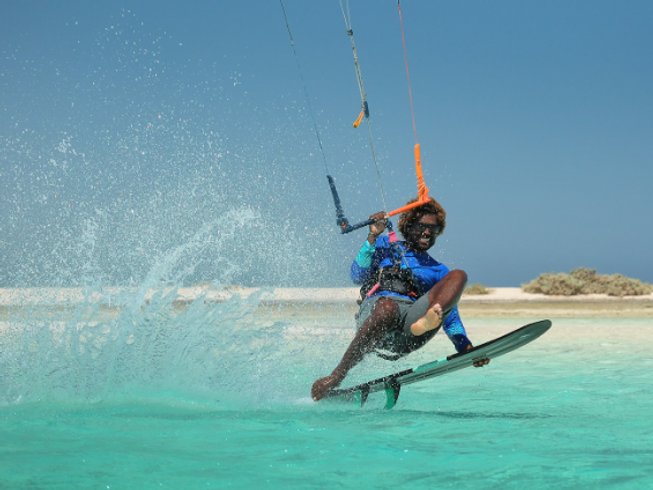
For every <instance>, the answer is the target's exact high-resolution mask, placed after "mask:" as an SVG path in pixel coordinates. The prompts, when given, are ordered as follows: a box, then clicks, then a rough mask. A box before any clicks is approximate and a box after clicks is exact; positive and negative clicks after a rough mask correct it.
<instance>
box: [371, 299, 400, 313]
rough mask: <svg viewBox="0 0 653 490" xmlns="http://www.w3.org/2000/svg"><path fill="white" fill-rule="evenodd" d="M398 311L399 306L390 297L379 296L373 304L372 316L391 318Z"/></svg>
mask: <svg viewBox="0 0 653 490" xmlns="http://www.w3.org/2000/svg"><path fill="white" fill-rule="evenodd" d="M398 313H399V306H397V303H396V302H394V301H393V300H391V299H390V298H379V299H378V300H377V301H376V304H375V305H374V316H376V317H382V318H392V317H394V316H396V315H397V314H398Z"/></svg>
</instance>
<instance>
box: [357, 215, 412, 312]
mask: <svg viewBox="0 0 653 490" xmlns="http://www.w3.org/2000/svg"><path fill="white" fill-rule="evenodd" d="M388 228H389V229H390V233H389V236H390V240H389V242H390V250H391V253H392V265H391V266H390V267H383V268H380V269H379V271H378V273H377V274H376V276H374V277H371V278H370V279H368V280H367V281H366V282H365V283H364V284H363V286H362V287H361V289H360V295H361V299H360V301H361V302H362V301H363V300H364V299H365V298H368V297H370V296H372V295H373V294H374V293H376V292H377V291H391V292H393V293H397V294H401V295H403V296H408V297H410V298H413V299H417V298H418V297H419V295H420V288H419V283H418V280H417V279H416V277H415V275H414V274H413V271H412V270H410V268H408V267H402V262H403V258H404V251H403V250H402V249H401V247H400V245H399V242H397V238H396V234H395V233H394V231H392V224H391V223H390V221H388Z"/></svg>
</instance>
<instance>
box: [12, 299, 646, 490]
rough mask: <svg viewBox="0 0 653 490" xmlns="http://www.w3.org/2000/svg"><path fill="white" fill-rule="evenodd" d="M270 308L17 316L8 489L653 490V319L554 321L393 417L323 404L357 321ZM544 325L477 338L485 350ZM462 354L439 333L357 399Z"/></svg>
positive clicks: (420, 390) (153, 308)
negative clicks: (314, 392) (408, 371)
mask: <svg viewBox="0 0 653 490" xmlns="http://www.w3.org/2000/svg"><path fill="white" fill-rule="evenodd" d="M257 301H258V299H257V298H253V299H250V300H247V301H241V300H238V301H227V302H225V303H222V304H207V303H205V302H202V301H196V302H194V303H193V304H191V305H190V306H189V307H185V308H183V309H179V308H178V307H175V306H174V305H172V303H170V302H168V301H166V300H165V298H163V297H161V298H159V299H158V300H157V298H154V300H153V301H151V302H149V303H148V305H147V306H144V305H141V306H140V307H139V308H133V309H131V310H130V309H129V308H124V309H122V310H120V311H119V312H115V311H114V312H107V311H105V310H102V309H100V308H98V307H97V306H91V305H88V304H87V305H81V306H76V307H75V308H72V309H70V308H69V309H67V310H65V311H64V312H63V313H62V310H61V309H60V308H54V307H52V306H50V307H49V308H45V309H41V310H40V311H39V312H35V311H32V314H30V315H27V316H26V311H25V310H21V311H18V310H13V311H12V310H7V311H5V317H4V318H3V320H4V322H3V333H2V339H3V340H2V344H3V345H2V347H3V350H2V354H1V356H2V357H0V360H1V361H2V368H3V370H2V371H3V378H2V384H3V386H4V389H3V396H4V399H3V406H2V407H1V408H0V440H2V443H1V445H0V447H1V449H0V452H1V453H2V454H1V455H0V456H1V457H0V488H250V487H254V486H265V487H266V488H287V487H295V488H324V487H336V488H366V487H377V488H392V487H396V486H398V485H405V486H407V487H410V488H524V487H525V486H528V487H529V488H633V489H635V488H637V489H639V488H646V487H649V486H651V485H653V445H652V444H651V441H652V440H653V424H651V423H650V414H651V413H653V397H651V395H650V391H651V388H652V385H653V383H652V381H651V376H650V373H651V370H652V368H653V347H652V346H651V340H652V339H653V326H652V325H651V322H650V319H649V318H617V319H615V318H553V319H552V320H553V327H552V329H551V330H550V331H549V332H547V333H546V334H545V335H544V336H543V337H542V338H540V339H538V340H536V341H535V342H534V343H532V344H529V345H528V346H525V347H524V348H522V349H519V350H518V351H515V352H513V353H511V354H508V355H506V356H504V357H501V358H499V359H496V360H495V361H494V362H492V363H491V364H490V365H489V366H488V367H486V368H481V369H472V368H470V369H466V370H463V371H459V372H455V373H451V374H448V375H446V376H443V377H439V378H435V379H432V380H427V381H424V382H421V383H417V384H414V385H410V386H407V387H405V388H404V390H402V394H401V397H400V399H399V403H398V405H397V406H396V407H395V408H394V409H393V410H390V411H387V410H383V409H382V408H381V407H382V406H383V396H382V395H380V394H379V395H373V396H371V397H370V400H369V402H368V404H367V405H366V407H364V408H363V409H360V408H358V407H356V406H352V405H348V404H341V403H313V402H312V401H311V400H310V399H309V396H308V392H309V389H310V384H311V382H312V381H313V380H314V379H315V378H316V377H318V376H320V375H323V374H325V373H327V372H328V371H329V370H330V369H331V368H332V367H333V365H334V363H335V362H336V361H337V360H338V358H339V356H340V354H341V353H342V350H343V349H344V347H345V346H346V345H347V342H348V340H349V338H350V336H351V333H352V328H353V326H352V325H353V321H352V319H351V315H350V313H351V308H349V307H344V306H336V307H328V308H324V309H320V308H315V307H306V308H301V307H299V308H290V309H284V308H274V307H269V306H268V307H263V306H261V305H260V304H258V303H257ZM81 311H86V313H87V315H86V316H85V317H83V315H81V313H80V312H81ZM544 313H545V312H543V317H545V316H546V315H544ZM462 314H463V316H464V311H463V312H462ZM535 319H537V318H523V317H520V318H482V317H481V318H466V323H467V326H468V330H469V332H470V336H471V337H472V339H473V340H475V341H476V342H477V343H479V342H482V341H485V340H489V339H490V338H493V337H496V336H498V335H501V334H502V333H505V332H507V331H509V330H512V329H514V328H517V327H519V326H521V325H522V324H525V323H528V322H529V321H532V320H535ZM81 324H85V326H83V327H82V326H81ZM80 338H83V339H84V340H83V341H81V342H80ZM73 339H75V340H76V342H73ZM144 344H149V345H148V346H146V345H144ZM91 346H93V348H91ZM450 351H451V346H450V344H449V342H448V340H447V339H446V338H445V337H444V336H443V335H438V336H436V338H435V339H434V341H432V342H431V343H430V344H429V345H428V346H427V347H426V348H424V349H423V350H422V351H419V352H417V353H415V354H413V355H411V356H409V357H408V358H407V359H405V360H402V361H400V362H398V363H388V362H386V361H381V360H378V359H368V360H366V361H365V362H364V363H363V364H361V365H360V366H358V367H357V368H355V370H353V371H352V373H351V382H352V383H353V382H357V381H362V380H364V379H368V378H369V377H370V376H378V375H382V374H388V373H389V372H393V371H395V370H398V369H403V368H406V367H410V366H413V365H416V364H419V363H422V362H427V361H430V360H433V359H437V358H441V357H443V356H445V355H447V354H449V353H450Z"/></svg>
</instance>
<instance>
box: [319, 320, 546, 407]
mask: <svg viewBox="0 0 653 490" xmlns="http://www.w3.org/2000/svg"><path fill="white" fill-rule="evenodd" d="M549 328H551V321H550V320H540V321H539V322H535V323H530V324H528V325H525V326H523V327H521V328H518V329H517V330H514V331H512V332H509V333H507V334H505V335H502V336H501V337H498V338H496V339H494V340H490V341H489V342H486V343H484V344H481V345H478V346H476V347H474V348H473V349H471V350H469V351H467V352H461V353H458V354H453V355H450V356H448V357H447V358H445V359H441V360H438V361H432V362H428V363H426V364H422V365H421V366H417V367H416V368H413V369H406V370H405V371H401V372H398V373H394V374H390V375H388V376H384V377H382V378H378V379H374V380H372V381H368V382H367V383H362V384H359V385H356V386H352V387H350V388H337V389H333V390H331V391H329V392H328V393H327V394H326V395H325V397H324V398H325V399H326V398H329V399H336V400H346V401H355V402H356V403H358V404H360V406H361V407H362V406H363V405H364V404H365V402H366V401H367V397H368V396H369V394H370V393H374V392H376V391H381V390H385V395H386V404H385V408H386V409H390V408H392V407H394V406H395V405H396V404H397V400H398V399H399V392H400V391H401V387H402V386H403V385H407V384H411V383H416V382H417V381H422V380H425V379H429V378H434V377H436V376H441V375H443V374H446V373H450V372H452V371H457V370H459V369H463V368H466V367H469V366H473V365H474V363H475V362H476V361H479V360H482V359H485V358H489V359H494V358H496V357H499V356H502V355H503V354H507V353H508V352H512V351H513V350H515V349H518V348H520V347H523V346H524V345H526V344H528V343H530V342H532V341H533V340H535V339H536V338H538V337H539V336H540V335H542V334H543V333H545V332H546V331H547V330H548V329H549Z"/></svg>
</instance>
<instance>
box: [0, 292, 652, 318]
mask: <svg viewBox="0 0 653 490" xmlns="http://www.w3.org/2000/svg"><path fill="white" fill-rule="evenodd" d="M488 290H489V293H488V294H481V295H463V297H462V299H461V301H460V303H459V305H460V310H461V313H463V314H464V315H466V316H529V315H532V314H537V315H539V316H542V315H549V316H624V315H626V316H630V317H632V316H644V317H649V316H651V317H653V294H648V295H642V296H624V297H614V296H607V295H604V294H590V295H577V296H547V295H543V294H533V293H526V292H524V291H522V290H521V288H518V287H501V288H488ZM157 295H172V297H171V298H170V302H171V303H174V304H175V306H179V307H183V306H185V305H187V304H190V303H192V302H193V301H195V300H197V299H201V300H202V301H204V302H207V303H213V302H215V303H220V302H224V301H227V300H229V299H230V298H233V297H240V298H249V297H251V296H253V295H254V296H256V295H260V298H259V300H260V304H261V306H262V307H271V306H273V307H293V308H303V309H313V308H315V307H323V308H327V309H328V308H329V307H337V308H343V307H345V308H350V309H352V310H353V309H355V308H356V299H357V298H358V289H357V288H241V287H231V288H225V289H214V288H212V287H211V286H195V287H188V288H179V289H174V288H161V289H156V290H155V289H150V290H146V291H143V290H139V289H138V288H121V287H109V288H102V289H101V290H99V291H91V292H87V291H85V290H83V289H82V288H11V289H9V288H4V289H3V288H0V307H2V308H3V309H7V308H12V307H17V308H28V307H36V306H38V307H44V306H46V307H47V306H57V307H74V306H75V305H79V304H82V303H91V304H100V305H102V306H108V307H118V308H120V307H121V306H124V305H125V304H127V303H129V302H130V301H133V300H135V299H138V296H142V300H143V301H144V302H149V301H150V300H151V299H152V298H153V297H154V296H157Z"/></svg>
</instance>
